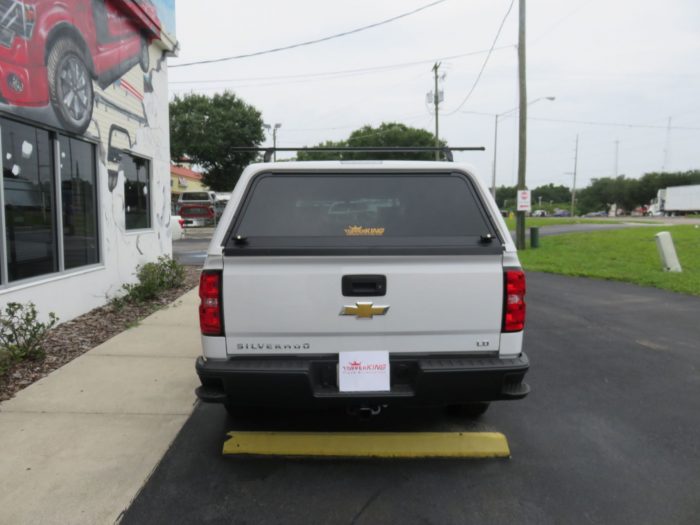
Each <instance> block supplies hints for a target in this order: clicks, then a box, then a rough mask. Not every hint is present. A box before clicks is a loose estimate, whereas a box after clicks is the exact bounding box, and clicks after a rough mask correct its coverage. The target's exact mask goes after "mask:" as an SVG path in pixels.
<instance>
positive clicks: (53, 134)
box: [0, 111, 104, 293]
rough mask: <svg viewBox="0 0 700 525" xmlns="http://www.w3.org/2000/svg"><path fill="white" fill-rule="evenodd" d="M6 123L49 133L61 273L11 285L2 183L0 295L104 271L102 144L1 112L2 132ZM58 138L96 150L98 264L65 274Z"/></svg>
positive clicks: (1, 151)
mask: <svg viewBox="0 0 700 525" xmlns="http://www.w3.org/2000/svg"><path fill="white" fill-rule="evenodd" d="M3 121H10V122H15V123H18V124H23V125H26V126H31V127H33V128H36V129H40V130H43V131H46V132H48V133H49V141H50V143H51V154H52V155H53V165H52V170H53V177H52V180H53V184H54V192H53V195H54V202H53V205H54V213H55V223H54V224H55V230H56V256H57V257H58V271H55V272H49V273H45V274H42V275H35V276H32V277H27V278H24V279H17V280H15V281H12V282H10V281H9V280H8V277H9V269H8V261H7V256H6V255H7V231H6V229H5V225H6V218H5V183H4V180H0V293H2V292H5V291H13V290H18V289H22V288H26V287H27V286H33V285H35V284H39V283H44V282H49V281H53V280H57V279H62V278H64V277H67V276H71V275H76V274H81V273H89V272H92V271H95V270H101V269H104V260H103V254H104V246H103V237H104V236H103V235H102V220H101V216H102V203H101V199H100V195H101V193H102V189H103V188H102V185H103V182H102V181H101V180H100V179H101V178H100V164H99V155H98V152H99V145H100V142H99V140H97V139H95V138H92V137H85V136H80V135H75V134H73V133H69V132H65V131H63V130H57V129H54V128H52V127H50V126H42V125H39V124H37V123H35V122H33V121H29V120H22V119H20V118H16V116H14V115H7V114H6V113H4V112H2V111H0V128H1V127H2V122H3ZM59 135H63V136H64V137H66V138H68V139H75V140H79V141H82V142H85V143H87V144H90V146H91V147H92V148H93V153H94V154H93V159H94V166H93V168H94V170H95V171H94V173H95V215H96V217H95V222H96V228H97V231H96V234H97V262H96V263H91V264H86V265H84V266H78V267H76V268H70V269H68V270H66V268H65V253H64V252H65V250H64V242H63V199H62V197H63V196H62V188H61V158H60V141H59ZM3 155H4V146H3V143H2V134H0V159H1V158H2V156H3Z"/></svg>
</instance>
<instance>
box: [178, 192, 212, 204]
mask: <svg viewBox="0 0 700 525" xmlns="http://www.w3.org/2000/svg"><path fill="white" fill-rule="evenodd" d="M205 202H206V203H208V204H212V205H213V204H215V203H216V192H213V191H185V192H183V193H181V194H180V196H179V197H178V198H177V203H178V205H181V204H195V203H196V204H201V203H205Z"/></svg>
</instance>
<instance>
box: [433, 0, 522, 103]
mask: <svg viewBox="0 0 700 525" xmlns="http://www.w3.org/2000/svg"><path fill="white" fill-rule="evenodd" d="M513 5H515V0H511V2H510V6H508V10H507V11H506V14H505V15H504V16H503V20H501V24H500V25H499V26H498V31H496V37H495V38H494V39H493V43H492V44H491V48H490V49H489V52H488V53H487V54H486V58H485V59H484V63H483V64H482V65H481V69H480V70H479V74H478V75H477V76H476V79H475V80H474V84H472V87H471V89H470V90H469V92H468V93H467V96H466V97H464V100H462V102H460V104H459V106H457V107H456V108H455V109H454V110H452V111H450V112H449V113H446V114H445V115H446V116H449V115H453V114H455V113H457V112H458V111H459V110H460V109H462V106H464V104H466V102H467V100H469V97H471V96H472V93H474V90H475V89H476V86H477V84H478V83H479V80H481V75H482V74H483V73H484V70H485V69H486V64H488V63H489V58H491V54H492V53H493V50H494V49H495V47H496V42H498V37H499V36H501V31H502V30H503V26H504V25H505V23H506V20H507V19H508V15H509V14H510V12H511V11H512V9H513Z"/></svg>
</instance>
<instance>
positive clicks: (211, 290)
mask: <svg viewBox="0 0 700 525" xmlns="http://www.w3.org/2000/svg"><path fill="white" fill-rule="evenodd" d="M199 298H200V300H201V303H200V305H199V328H200V329H201V332H202V334H203V335H222V334H223V323H222V320H221V272H220V271H211V270H204V271H202V275H201V276H200V277H199Z"/></svg>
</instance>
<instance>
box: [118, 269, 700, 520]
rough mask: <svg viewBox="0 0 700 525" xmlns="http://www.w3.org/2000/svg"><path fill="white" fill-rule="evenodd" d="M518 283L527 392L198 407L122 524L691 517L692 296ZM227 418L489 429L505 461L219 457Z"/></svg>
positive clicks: (695, 430) (595, 284)
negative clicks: (449, 407) (307, 409)
mask: <svg viewBox="0 0 700 525" xmlns="http://www.w3.org/2000/svg"><path fill="white" fill-rule="evenodd" d="M528 279H529V281H528V288H529V290H528V309H529V310H528V316H529V317H528V326H527V332H526V339H525V350H526V351H527V352H528V354H529V356H530V358H531V364H532V369H531V371H530V373H529V374H528V382H529V383H530V385H531V386H532V393H531V394H530V396H528V397H527V398H526V399H525V400H523V401H517V402H502V403H500V404H494V405H492V407H491V409H490V410H489V412H487V413H486V415H485V416H484V417H483V418H482V419H481V420H480V421H479V422H478V423H470V422H465V421H463V420H460V419H459V418H456V417H455V416H450V415H447V414H445V413H444V412H442V411H412V412H398V411H391V410H389V411H387V412H385V413H383V414H382V415H380V416H378V417H377V418H375V419H373V420H371V421H369V422H362V421H358V420H357V419H354V418H350V417H349V416H346V415H344V414H341V413H328V412H324V413H315V414H314V413H311V414H309V413H297V414H290V413H274V412H271V413H266V414H264V415H262V416H259V417H253V418H248V419H240V420H237V421H234V420H232V419H230V418H229V417H228V416H226V415H225V412H224V410H223V408H221V407H219V406H212V405H199V406H198V407H197V408H196V409H195V411H194V413H193V414H192V416H191V417H190V419H189V421H188V422H187V423H186V425H185V426H184V427H183V429H182V431H181V432H180V434H179V435H178V437H177V438H176V440H175V442H174V443H173V445H172V447H171V448H170V450H169V451H168V453H167V454H166V455H165V457H164V458H163V460H162V462H161V464H160V465H159V466H158V468H157V469H156V470H155V472H154V473H153V475H152V476H151V478H150V480H149V481H148V483H147V484H146V485H145V486H144V488H143V489H142V490H141V492H140V493H139V495H138V496H137V497H136V499H135V501H134V502H133V504H132V505H131V507H130V508H129V509H128V510H127V511H126V513H125V515H124V516H123V521H122V523H127V524H129V523H251V524H254V523H304V524H308V523H436V524H447V523H460V524H461V523H506V522H512V523H538V524H541V523H621V522H629V523H659V524H662V523H663V524H667V523H697V522H698V515H700V498H698V494H700V475H698V473H700V446H698V443H699V441H698V437H697V436H698V435H700V353H699V352H698V350H699V345H698V341H699V340H700V327H699V324H698V312H700V298H695V297H690V296H683V295H678V294H673V293H669V292H664V291H661V290H655V289H648V288H640V287H637V286H634V285H629V284H624V283H614V282H604V281H595V280H588V279H574V278H568V277H562V276H555V275H545V274H536V273H530V274H529V275H528ZM193 373H194V367H193ZM234 428H237V429H275V430H307V429H311V430H340V429H342V430H351V429H357V430H386V429H398V430H455V429H464V430H471V429H476V430H498V431H501V432H503V433H505V435H506V436H507V437H508V440H509V444H510V448H511V453H512V458H511V459H498V460H494V459H486V460H342V461H340V460H309V459H306V460H302V459H272V458H241V459H234V458H231V457H228V458H224V457H222V456H221V446H222V443H223V441H224V439H225V436H226V432H227V431H229V430H231V429H234Z"/></svg>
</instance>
